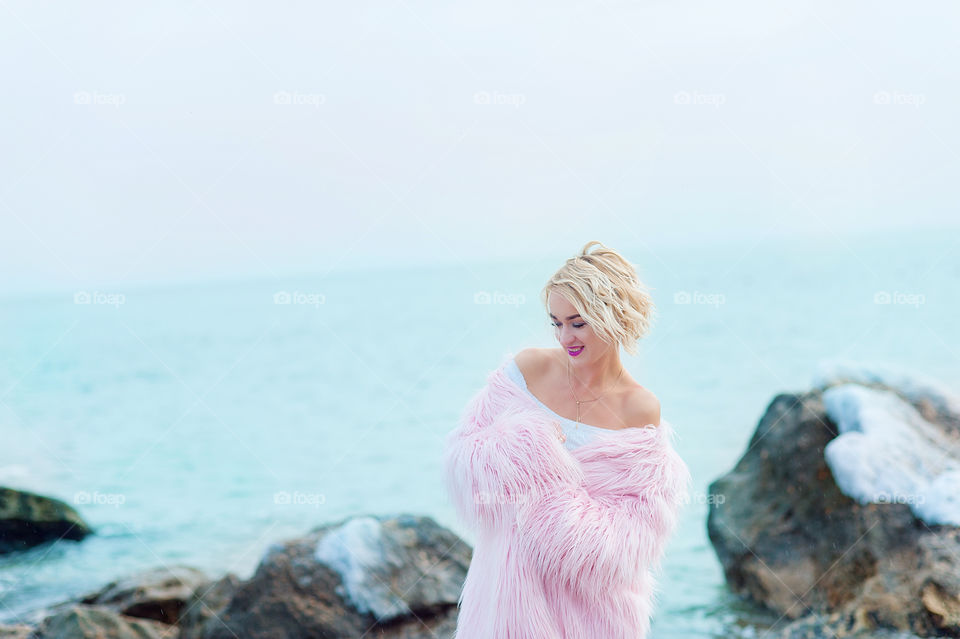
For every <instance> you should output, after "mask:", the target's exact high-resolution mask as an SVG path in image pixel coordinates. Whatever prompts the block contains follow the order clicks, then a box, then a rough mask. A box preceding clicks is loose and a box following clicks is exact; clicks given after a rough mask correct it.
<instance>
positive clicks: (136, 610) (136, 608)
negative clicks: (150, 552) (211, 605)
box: [80, 566, 210, 624]
mask: <svg viewBox="0 0 960 639" xmlns="http://www.w3.org/2000/svg"><path fill="white" fill-rule="evenodd" d="M209 583H210V580H209V579H208V578H207V576H206V575H205V574H204V573H203V572H201V571H200V570H197V569H196V568H191V567H189V566H171V567H166V566H164V567H161V568H154V569H151V570H146V571H143V572H140V573H136V574H134V575H131V576H129V577H125V578H123V579H120V580H118V581H114V582H111V583H109V584H107V585H106V586H105V587H104V588H102V589H101V590H99V591H98V592H95V593H93V594H90V595H87V596H85V597H83V598H82V599H81V600H80V602H81V603H83V604H97V605H100V606H102V607H105V608H109V609H111V610H115V611H117V612H119V613H121V614H124V615H127V616H130V617H139V618H142V619H153V620H155V621H160V622H163V623H166V624H175V623H178V622H179V620H180V616H181V614H182V613H183V612H184V611H185V610H186V609H187V606H188V602H190V601H191V599H193V597H194V593H195V592H196V591H197V589H198V588H200V587H201V586H203V585H204V584H209Z"/></svg>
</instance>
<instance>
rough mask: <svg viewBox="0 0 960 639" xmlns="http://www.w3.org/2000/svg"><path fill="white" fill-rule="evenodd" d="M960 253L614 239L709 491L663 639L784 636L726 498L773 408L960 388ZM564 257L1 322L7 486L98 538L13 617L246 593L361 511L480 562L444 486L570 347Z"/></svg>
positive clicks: (676, 562)
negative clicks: (630, 271) (758, 603)
mask: <svg viewBox="0 0 960 639" xmlns="http://www.w3.org/2000/svg"><path fill="white" fill-rule="evenodd" d="M630 236H631V237H636V235H635V234H630ZM958 240H960V238H957V237H956V236H955V235H949V234H944V233H926V234H924V233H913V234H903V233H897V234H888V235H884V234H873V235H863V236H842V237H838V236H835V235H833V234H831V233H828V232H824V233H823V235H822V237H817V238H816V239H810V238H806V239H783V238H767V239H762V240H759V241H744V242H723V243H722V244H721V245H713V246H711V245H708V244H699V245H693V244H691V245H689V246H671V247H666V246H650V245H642V244H641V245H637V246H633V247H630V246H627V245H625V244H624V245H617V244H616V243H614V242H612V240H608V241H610V243H611V245H613V246H615V247H616V248H618V249H619V250H621V251H623V252H624V253H626V254H627V255H628V257H629V258H630V259H631V260H632V261H633V262H634V263H636V264H637V265H638V267H639V271H640V275H641V278H642V279H643V280H644V281H645V282H646V283H647V284H648V285H649V286H650V287H651V292H652V294H653V297H654V300H655V302H656V304H657V308H658V316H657V318H656V321H655V323H654V327H653V331H652V332H651V334H650V335H649V336H648V337H647V338H646V339H645V340H643V341H642V342H641V348H640V352H639V354H638V355H637V356H627V355H624V362H625V364H626V365H627V367H628V369H629V370H630V372H631V374H632V375H633V376H634V378H636V379H637V380H638V381H639V382H640V383H641V384H643V385H644V386H646V387H647V388H649V389H651V390H652V391H654V392H655V393H656V394H657V396H658V397H659V399H660V402H661V406H662V416H663V417H664V418H666V419H668V420H670V422H671V423H672V424H674V426H675V428H676V430H677V434H678V443H677V447H678V450H679V452H680V454H681V455H682V456H683V457H684V459H685V460H686V461H687V462H688V464H689V466H690V468H691V470H692V472H693V476H694V480H695V493H694V495H692V497H693V499H692V500H691V503H690V504H689V505H687V506H686V507H685V508H684V511H683V521H682V523H681V525H680V527H679V531H678V533H677V535H676V536H675V537H674V538H673V539H672V541H671V543H670V546H669V548H668V554H667V557H666V559H665V562H664V565H663V572H662V576H661V577H660V584H661V588H662V594H661V597H660V601H661V603H660V607H659V609H658V610H657V613H656V616H655V619H654V626H653V627H654V631H653V633H654V636H657V637H661V638H662V637H678V638H679V637H691V636H704V637H729V636H755V635H756V633H757V627H753V626H750V625H749V624H746V623H745V622H744V621H743V620H744V619H747V620H749V619H752V618H753V619H755V620H757V621H758V622H761V623H762V622H763V617H762V616H755V613H754V611H753V609H752V608H751V607H750V606H749V605H747V604H745V603H743V602H741V601H739V599H738V598H737V597H734V596H732V595H730V594H729V593H728V591H727V589H726V586H725V584H724V581H723V574H722V570H721V568H720V565H719V563H718V562H717V559H716V556H715V554H714V552H713V549H712V548H711V546H710V543H709V540H708V539H707V534H706V517H707V512H708V508H710V507H711V504H710V503H709V502H710V499H709V498H708V496H707V495H706V487H707V485H708V484H709V482H710V481H712V480H713V479H715V478H716V477H718V476H719V475H721V474H722V473H724V472H726V471H728V470H729V469H730V468H731V467H732V466H733V465H734V464H735V463H736V461H737V459H738V458H739V456H740V455H741V454H742V452H743V450H744V448H745V446H746V444H747V442H748V440H749V438H750V435H751V434H752V432H753V430H754V428H755V426H756V423H757V421H758V420H759V419H760V417H761V416H762V414H763V412H764V410H765V408H766V406H767V404H768V403H769V402H770V400H771V399H772V398H773V397H774V396H775V395H776V394H777V393H781V392H798V391H803V390H805V389H807V388H809V386H810V384H811V381H812V379H813V376H814V374H815V370H816V368H817V365H818V362H820V361H821V360H823V359H828V358H837V357H840V358H843V359H847V360H854V361H862V362H883V363H885V364H894V365H897V366H900V367H903V368H905V369H908V370H914V371H918V372H922V373H924V374H926V375H929V376H932V377H935V378H937V379H939V380H940V381H942V382H944V383H945V384H948V385H950V386H952V387H953V388H958V386H960V384H958V382H960V379H958V376H960V374H958V370H960V340H958V335H957V331H956V328H955V327H956V319H955V318H956V317H957V316H958V313H960V302H958V298H957V296H956V294H955V293H956V283H957V281H958V278H960V241H958ZM634 244H636V242H634ZM566 257H568V256H566V255H561V256H560V257H558V258H557V259H551V260H542V259H540V260H517V261H515V262H509V263H508V262H501V263H494V264H484V263H475V262H469V263H468V262H458V261H453V262H451V263H448V264H446V265H444V266H438V267H429V268H428V267H421V268H405V267H404V265H402V264H398V265H397V267H396V268H390V269H381V270H368V271H352V272H343V271H339V270H334V271H332V272H330V273H327V274H318V275H314V276H302V277H296V278H294V277H283V278H267V279H262V280H251V281H232V282H225V281H221V282H210V283H196V284H177V285H170V286H166V287H156V286H154V287H152V288H137V287H113V288H106V289H104V290H93V289H82V290H70V291H64V292H63V293H62V294H45V295H36V296H23V295H20V296H18V297H14V298H7V299H4V300H2V301H0V329H2V330H0V432H2V437H0V485H5V486H10V487H14V488H19V489H25V490H31V491H35V492H38V493H42V494H45V495H50V496H55V497H58V498H60V499H63V500H64V501H66V502H67V503H69V504H71V505H72V506H74V507H75V508H76V509H77V510H78V511H79V512H80V514H81V515H82V516H83V517H84V518H85V519H86V520H87V521H88V522H89V523H90V524H91V525H92V526H93V527H94V528H95V529H96V531H97V534H96V535H94V536H91V537H89V538H87V539H86V540H84V541H83V542H81V543H75V542H61V543H56V544H47V545H44V546H41V547H38V548H35V549H32V550H29V551H27V552H22V553H17V554H13V555H7V556H3V557H0V621H2V622H6V623H11V622H15V621H17V620H29V619H30V618H31V617H30V611H31V610H35V609H37V608H38V607H40V606H44V605H49V604H52V603H55V602H58V601H61V600H63V599H65V598H67V597H71V596H76V595H79V594H82V593H86V592H89V591H91V590H93V589H96V588H98V587H99V586H102V585H103V584H105V583H106V582H108V581H110V580H111V579H115V578H118V577H121V576H124V575H128V574H130V573H132V572H134V571H137V570H140V569H146V568H152V567H158V566H164V565H174V564H189V565H192V566H197V567H199V568H202V569H204V570H206V571H208V572H209V573H210V575H212V576H218V575H221V574H223V573H225V572H227V571H230V572H234V573H236V574H238V575H240V576H241V577H247V576H249V575H250V574H252V572H253V570H254V569H255V568H256V565H257V562H258V561H259V559H260V557H261V556H262V555H263V553H264V551H265V550H266V549H267V548H268V547H269V546H270V544H272V543H275V542H277V541H281V540H284V539H288V538H291V537H296V536H299V535H303V534H305V533H306V532H308V531H309V530H311V529H312V528H315V527H316V526H319V525H321V524H323V523H327V522H332V521H337V520H340V519H343V518H345V517H348V516H350V515H355V514H364V513H384V514H387V513H397V512H409V513H418V514H424V515H430V516H432V517H434V518H435V519H436V520H437V521H438V522H440V523H441V524H443V525H446V526H449V527H451V528H452V529H453V530H455V531H457V532H458V533H460V534H462V535H463V536H464V537H465V538H467V540H468V541H472V538H471V536H470V535H469V533H468V532H467V531H466V530H464V529H463V527H462V526H461V525H460V524H459V522H458V521H457V520H456V518H455V516H454V513H453V509H452V506H451V504H450V503H449V502H448V500H447V497H446V494H445V492H444V489H443V485H442V483H441V466H440V451H441V445H442V441H443V437H444V436H445V435H446V433H447V432H449V430H450V429H451V428H453V427H454V426H455V425H456V422H457V419H458V417H459V416H460V414H461V412H462V410H463V407H464V404H465V403H466V401H467V400H468V399H469V397H470V396H471V395H472V394H473V393H474V392H476V390H477V389H479V388H480V387H481V386H482V385H483V383H484V382H485V379H486V376H487V374H488V373H489V372H490V371H491V370H492V369H493V368H495V367H496V365H497V364H498V363H499V362H500V361H501V360H502V357H503V356H504V355H505V354H507V353H509V352H513V353H516V352H517V351H519V350H520V349H522V348H524V347H527V346H555V345H556V342H555V340H554V338H553V333H552V329H551V327H550V326H549V322H548V317H547V313H546V311H545V310H544V308H543V307H542V306H541V304H540V301H539V297H538V296H539V292H540V288H541V287H542V285H543V283H544V282H545V281H546V279H547V278H548V277H549V276H550V275H551V274H552V272H553V271H554V270H555V269H556V268H557V267H559V266H560V264H561V263H562V261H563V259H565V258H566ZM733 497H734V496H730V497H728V498H733ZM759 627H761V628H762V626H759Z"/></svg>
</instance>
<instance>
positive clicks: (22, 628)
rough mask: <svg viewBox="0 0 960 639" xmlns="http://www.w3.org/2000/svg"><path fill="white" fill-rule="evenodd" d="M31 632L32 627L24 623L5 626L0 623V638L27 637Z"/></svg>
mask: <svg viewBox="0 0 960 639" xmlns="http://www.w3.org/2000/svg"><path fill="white" fill-rule="evenodd" d="M32 633H33V627H32V626H27V625H25V624H16V625H13V626H6V625H2V624H0V639H28V638H29V637H30V635H31V634H32Z"/></svg>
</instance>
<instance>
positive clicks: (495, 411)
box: [444, 241, 690, 639]
mask: <svg viewBox="0 0 960 639" xmlns="http://www.w3.org/2000/svg"><path fill="white" fill-rule="evenodd" d="M594 245H598V246H599V249H598V250H596V251H594V252H590V248H591V247H593V246H594ZM542 300H543V303H544V305H545V306H546V308H547V312H548V314H549V316H550V321H551V323H552V324H553V325H554V327H555V330H556V337H557V341H558V342H559V343H560V345H561V348H560V349H524V350H523V351H521V352H520V353H518V354H517V356H516V357H510V356H508V357H506V358H505V359H504V361H503V363H502V364H501V365H500V366H499V367H498V368H497V369H496V370H494V371H493V372H491V373H490V374H489V375H488V377H487V384H486V386H485V387H484V388H482V389H481V390H480V391H479V392H478V393H477V394H476V395H474V397H473V398H472V399H471V400H470V402H469V404H468V405H467V407H466V410H465V411H464V413H463V415H462V417H461V419H460V423H459V425H458V427H457V428H455V429H454V430H453V431H452V432H451V433H450V434H449V435H448V437H447V439H446V442H445V446H444V472H445V480H446V484H447V488H448V491H449V492H450V495H451V497H452V501H453V503H454V506H455V508H456V511H457V514H458V516H459V517H461V518H462V519H463V520H464V521H465V522H467V524H468V525H469V526H470V527H471V528H472V529H473V530H474V531H475V532H476V535H477V538H476V545H475V547H474V552H473V559H472V561H471V564H470V568H469V570H468V572H467V578H466V581H465V583H464V585H463V591H462V593H461V595H460V601H459V605H460V614H459V618H458V621H457V631H456V635H455V636H456V638H457V639H474V638H478V639H561V638H562V639H581V638H582V639H618V638H623V639H627V638H630V639H642V638H643V637H646V635H647V633H648V631H649V628H650V614H651V612H652V609H653V606H654V601H653V598H654V597H655V595H656V592H655V589H656V580H655V577H654V575H653V574H652V571H653V570H654V569H655V568H657V567H658V565H659V562H660V560H661V557H662V554H663V551H664V548H665V546H666V543H667V541H668V539H669V537H670V535H671V534H672V532H673V530H674V528H675V525H676V520H677V514H678V511H679V507H680V505H681V503H682V502H683V501H685V500H686V498H687V495H688V490H689V483H690V473H689V470H688V468H687V466H686V464H685V463H684V462H683V460H682V459H681V458H680V457H679V455H677V453H676V452H675V451H674V449H673V446H672V443H671V436H672V428H671V426H670V424H669V423H668V422H667V421H666V420H661V419H660V406H659V402H658V401H657V398H656V397H655V396H654V394H653V393H651V392H650V391H648V390H647V389H645V388H644V387H643V386H641V385H639V384H637V383H636V382H635V381H634V380H633V378H632V377H631V376H630V374H629V373H627V372H626V371H625V370H624V368H623V366H622V364H621V362H620V353H619V347H620V346H623V347H624V349H625V350H627V352H628V353H630V354H634V353H635V352H636V342H637V341H638V340H639V339H640V338H641V337H643V336H644V335H645V334H646V333H647V331H648V330H649V327H650V322H651V319H652V317H653V313H654V305H653V302H652V300H651V299H650V296H649V295H648V294H647V292H646V290H645V287H644V286H643V284H642V283H641V282H640V281H639V279H638V278H637V275H636V271H635V270H634V268H633V266H631V265H630V263H629V262H627V260H625V259H624V258H623V257H622V256H621V255H620V254H618V253H617V252H616V251H613V250H611V249H609V248H606V247H604V246H603V245H602V244H600V243H599V242H596V241H593V242H589V243H587V245H586V246H584V248H583V250H582V251H581V253H580V255H577V256H576V257H573V258H571V259H569V260H567V261H566V263H565V264H564V265H563V267H561V268H560V270H558V271H557V272H556V273H555V274H554V275H553V277H551V278H550V280H549V281H548V282H547V284H546V286H544V288H543V291H542Z"/></svg>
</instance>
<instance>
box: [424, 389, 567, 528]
mask: <svg viewBox="0 0 960 639" xmlns="http://www.w3.org/2000/svg"><path fill="white" fill-rule="evenodd" d="M516 400H517V398H516V396H515V395H513V394H512V392H511V391H510V388H509V381H507V380H506V379H505V377H504V375H503V373H502V370H500V371H496V372H494V373H493V374H491V375H490V377H489V378H488V382H487V385H486V386H485V387H484V388H483V389H481V390H480V392H478V393H477V394H476V395H474V397H473V398H472V399H471V400H470V401H469V403H468V404H467V407H466V409H465V410H464V412H463V415H462V416H461V418H460V423H459V425H458V426H457V427H456V428H455V429H454V430H452V431H451V432H450V433H449V434H448V435H447V437H446V440H445V442H444V449H443V472H444V480H445V484H446V488H447V492H448V494H449V496H450V498H451V501H452V502H453V505H454V508H455V510H456V512H457V515H458V516H459V517H460V518H461V519H462V520H463V521H464V522H466V523H467V524H468V525H469V526H470V527H472V528H473V529H475V530H476V529H479V528H481V527H487V528H498V527H501V526H505V525H507V526H512V525H513V524H514V522H515V519H516V504H517V503H518V502H520V501H524V500H528V499H529V498H530V497H529V495H530V493H531V492H532V491H543V490H546V489H547V486H548V485H551V484H559V483H561V482H564V481H566V482H570V481H576V478H575V477H572V476H566V477H564V476H563V475H564V474H565V473H566V474H567V475H570V471H569V469H568V470H566V471H564V469H563V468H562V467H561V466H558V464H557V461H556V455H557V452H556V449H555V447H551V446H547V445H544V442H545V440H544V430H545V429H551V428H553V429H557V431H558V433H559V432H560V431H559V426H557V425H554V424H544V420H543V415H542V413H541V412H540V411H537V410H536V409H534V408H530V407H529V405H524V404H522V403H520V402H519V401H516Z"/></svg>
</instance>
